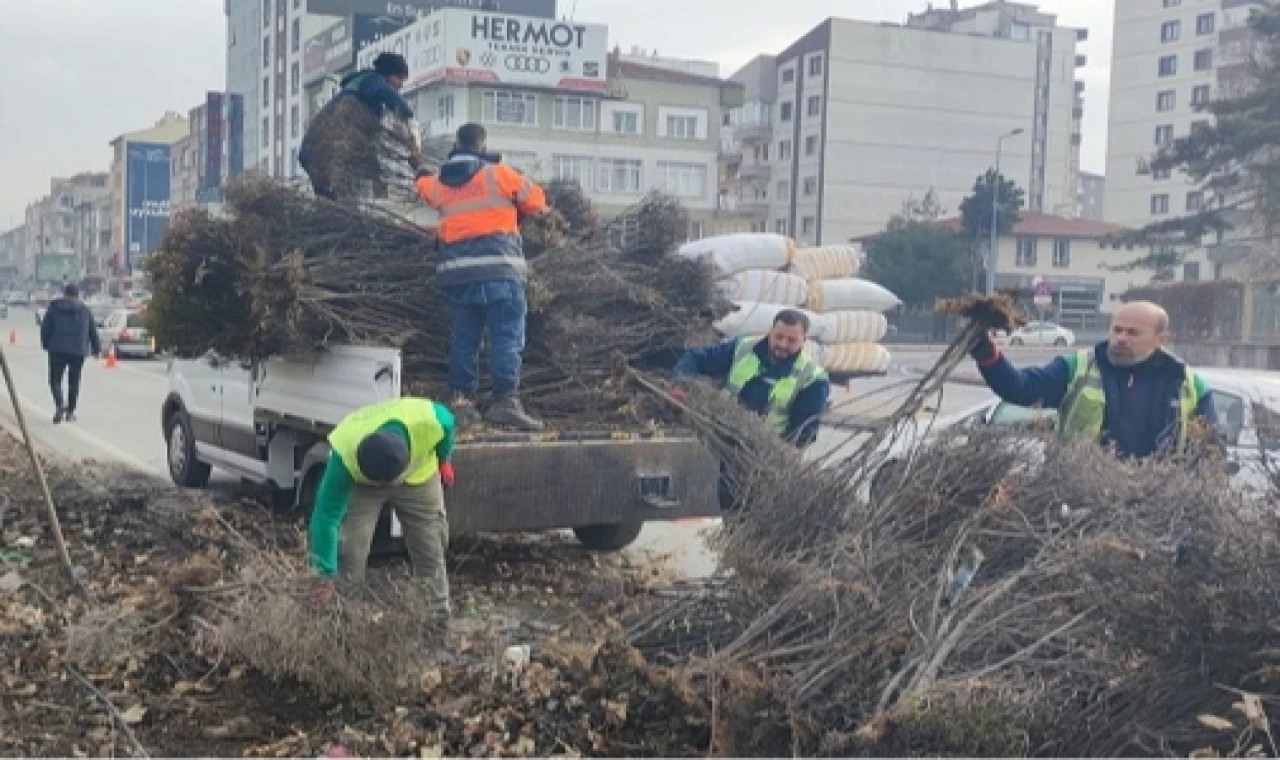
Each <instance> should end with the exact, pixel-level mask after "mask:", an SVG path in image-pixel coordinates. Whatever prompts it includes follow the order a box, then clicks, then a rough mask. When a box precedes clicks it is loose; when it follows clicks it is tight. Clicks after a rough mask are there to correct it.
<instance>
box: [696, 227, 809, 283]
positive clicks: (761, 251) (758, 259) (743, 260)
mask: <svg viewBox="0 0 1280 760" xmlns="http://www.w3.org/2000/svg"><path fill="white" fill-rule="evenodd" d="M795 250H796V244H795V243H794V242H792V241H791V238H789V237H786V236H784V235H775V234H772V233H756V232H751V233H745V232H744V233H739V234H737V235H717V236H716V237H709V238H703V239H702V240H694V241H693V242H691V243H685V244H684V245H682V246H680V250H679V251H678V253H679V254H680V255H681V256H686V257H688V258H694V259H709V260H710V261H711V265H712V267H713V268H714V269H715V272H716V275H717V276H720V277H727V276H729V275H733V274H737V273H739V272H746V271H749V270H752V269H772V270H783V269H786V268H787V265H788V264H790V263H791V257H792V256H793V255H795Z"/></svg>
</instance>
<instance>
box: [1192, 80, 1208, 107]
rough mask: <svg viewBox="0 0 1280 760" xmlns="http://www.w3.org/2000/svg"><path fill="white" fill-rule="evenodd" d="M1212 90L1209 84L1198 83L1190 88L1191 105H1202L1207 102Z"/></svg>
mask: <svg viewBox="0 0 1280 760" xmlns="http://www.w3.org/2000/svg"><path fill="white" fill-rule="evenodd" d="M1212 92H1213V90H1212V88H1211V87H1210V85H1207V84H1198V85H1196V86H1195V87H1192V88H1191V105H1193V106H1202V105H1204V104H1205V103H1208V102H1209V98H1210V96H1211V93H1212Z"/></svg>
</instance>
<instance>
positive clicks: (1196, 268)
mask: <svg viewBox="0 0 1280 760" xmlns="http://www.w3.org/2000/svg"><path fill="white" fill-rule="evenodd" d="M1182 279H1183V280H1184V281H1185V282H1196V281H1197V280H1199V279H1200V262H1198V261H1188V262H1186V263H1184V264H1183V265H1182Z"/></svg>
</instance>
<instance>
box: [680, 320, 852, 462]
mask: <svg viewBox="0 0 1280 760" xmlns="http://www.w3.org/2000/svg"><path fill="white" fill-rule="evenodd" d="M808 334H809V318H808V317H807V316H805V314H804V313H803V312H800V311H796V310H794V309H786V310H783V311H780V312H778V316H777V317H775V318H774V320H773V327H772V328H771V329H770V330H769V334H768V335H766V336H764V337H763V338H759V337H744V338H730V339H729V340H726V341H722V342H720V343H717V344H716V345H714V346H708V347H707V348H699V349H695V350H693V351H689V352H688V353H686V354H685V355H684V356H682V357H681V358H680V361H679V362H677V363H676V369H675V374H676V386H675V388H674V389H673V390H672V395H673V396H675V397H676V398H678V399H680V400H681V401H687V400H688V391H687V390H686V388H685V385H686V384H687V383H688V382H689V381H690V380H692V379H693V378H694V377H695V376H697V375H708V376H711V377H716V378H722V379H723V383H724V389H725V390H726V391H727V392H729V393H731V394H733V396H734V398H736V399H737V400H738V403H740V404H742V405H743V406H744V407H746V408H748V409H750V410H752V411H754V412H756V413H758V414H759V415H760V416H762V417H764V418H765V421H766V422H767V423H768V424H769V426H770V427H772V428H773V429H774V430H776V431H777V432H778V435H780V436H782V437H783V438H784V439H786V440H787V441H789V442H791V443H792V444H794V445H795V446H797V447H799V448H805V447H806V446H809V445H810V444H812V443H813V442H814V441H815V440H817V438H818V427H819V418H820V417H821V415H822V412H823V411H824V410H825V409H826V407H827V398H828V397H829V396H830V395H831V381H830V380H829V379H828V378H827V371H826V370H825V369H823V368H822V366H821V365H820V364H818V362H817V361H816V360H814V358H813V357H812V356H810V355H809V352H808V351H805V349H804V344H805V341H806V339H807V338H808Z"/></svg>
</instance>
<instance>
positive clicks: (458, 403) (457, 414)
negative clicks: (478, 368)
mask: <svg viewBox="0 0 1280 760" xmlns="http://www.w3.org/2000/svg"><path fill="white" fill-rule="evenodd" d="M450 406H452V407H453V421H454V422H455V423H456V424H457V426H458V429H459V430H466V429H467V428H469V427H473V426H475V425H478V424H479V423H480V410H479V409H476V404H475V402H474V401H472V400H471V399H469V398H467V397H466V396H464V395H462V394H461V393H455V394H454V396H453V403H452V404H450Z"/></svg>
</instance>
